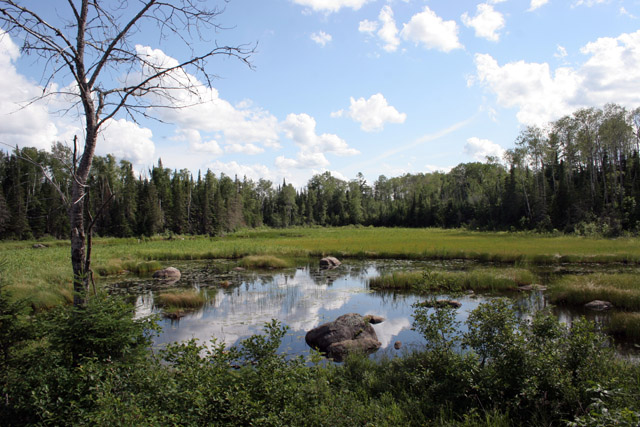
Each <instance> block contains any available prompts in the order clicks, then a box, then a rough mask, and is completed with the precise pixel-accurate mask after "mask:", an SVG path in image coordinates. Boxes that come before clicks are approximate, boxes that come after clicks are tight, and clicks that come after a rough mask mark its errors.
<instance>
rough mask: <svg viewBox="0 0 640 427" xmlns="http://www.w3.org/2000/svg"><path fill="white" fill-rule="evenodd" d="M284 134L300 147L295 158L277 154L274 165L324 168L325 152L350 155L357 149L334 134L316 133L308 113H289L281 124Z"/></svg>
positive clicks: (327, 162)
mask: <svg viewBox="0 0 640 427" xmlns="http://www.w3.org/2000/svg"><path fill="white" fill-rule="evenodd" d="M281 129H282V131H283V132H284V134H285V136H286V137H287V138H289V139H291V140H293V142H294V143H295V144H296V145H298V146H299V147H300V151H299V152H298V154H297V155H296V158H295V159H290V158H285V157H284V156H279V157H277V158H276V166H278V167H279V168H283V169H284V168H325V167H327V166H328V165H329V161H328V160H327V158H326V157H325V154H326V153H332V154H335V155H338V156H351V155H354V154H358V153H359V151H358V150H355V149H353V148H349V146H348V145H347V142H346V141H345V140H344V139H342V138H340V137H339V136H338V135H335V134H328V133H323V134H322V135H318V134H317V133H316V121H315V119H314V118H313V117H311V116H309V115H308V114H289V115H288V116H287V118H286V120H285V121H284V122H282V124H281Z"/></svg>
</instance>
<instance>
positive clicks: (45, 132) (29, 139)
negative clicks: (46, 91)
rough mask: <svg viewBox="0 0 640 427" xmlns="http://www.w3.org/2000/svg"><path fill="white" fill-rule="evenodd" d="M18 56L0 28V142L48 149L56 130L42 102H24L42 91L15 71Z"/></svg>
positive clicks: (17, 49)
mask: <svg viewBox="0 0 640 427" xmlns="http://www.w3.org/2000/svg"><path fill="white" fill-rule="evenodd" d="M19 57H20V50H19V48H18V46H17V45H16V44H15V43H14V42H13V41H12V40H11V37H10V36H9V35H8V34H6V33H4V32H2V31H0V117H1V119H0V142H2V143H3V144H8V145H10V146H16V145H19V146H21V147H27V146H28V147H36V148H39V149H50V148H51V144H52V143H53V142H55V141H56V139H57V137H58V129H57V127H56V125H55V124H54V123H53V122H52V121H51V119H50V117H49V111H48V109H47V105H46V103H45V102H39V103H35V104H31V105H28V106H27V105H26V102H27V101H30V100H32V99H35V98H37V97H38V96H40V95H41V94H42V87H41V86H39V85H37V84H35V83H33V82H31V81H29V80H27V79H26V78H25V77H24V76H22V75H21V74H19V73H18V72H17V70H16V68H15V65H14V62H15V61H16V60H17V59H18V58H19ZM4 148H5V149H6V148H7V147H6V146H4Z"/></svg>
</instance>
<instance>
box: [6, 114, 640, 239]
mask: <svg viewBox="0 0 640 427" xmlns="http://www.w3.org/2000/svg"><path fill="white" fill-rule="evenodd" d="M639 151H640V108H639V109H636V110H633V111H628V110H626V109H625V108H623V107H620V106H618V105H615V104H609V105H606V106H605V107H604V108H602V109H597V108H588V109H580V110H577V111H576V112H574V113H573V114H571V115H568V116H566V117H563V118H561V119H559V120H557V121H555V122H552V123H549V124H548V125H547V126H546V127H544V128H541V127H527V128H525V129H523V130H522V131H521V132H520V134H519V136H518V137H517V139H516V141H515V146H514V148H513V149H510V150H507V152H506V154H505V156H504V159H502V161H500V159H496V158H487V161H486V162H484V163H482V162H472V163H461V164H459V165H458V166H456V167H454V168H453V169H451V170H450V171H449V172H447V173H444V172H433V173H417V174H406V175H403V176H399V177H393V178H387V177H386V176H384V175H380V176H379V177H378V179H377V180H375V182H373V183H368V182H367V181H366V180H365V179H364V177H363V175H362V174H358V175H357V177H356V178H355V179H352V180H350V181H345V180H342V179H339V178H336V177H334V176H332V175H331V174H330V173H329V172H325V173H324V174H318V175H315V176H313V177H312V178H311V179H310V180H309V181H308V183H307V185H306V186H305V187H303V188H301V189H296V188H295V187H294V186H293V185H291V184H290V183H286V182H285V181H283V182H282V183H278V184H274V183H272V182H271V181H268V180H265V179H259V180H258V181H253V180H251V179H247V178H246V177H244V178H242V179H240V178H238V177H237V176H235V177H230V176H227V175H225V174H223V173H221V174H218V175H216V174H215V173H214V172H213V171H211V170H207V171H206V172H205V173H201V172H198V174H197V176H196V177H194V176H193V174H192V173H191V172H190V171H189V170H187V169H182V170H171V169H169V168H165V167H164V166H163V164H162V161H161V160H159V161H158V164H157V165H155V166H154V167H152V168H151V169H150V170H149V171H148V174H145V176H142V175H136V173H135V171H134V170H133V166H132V164H131V163H130V162H128V161H126V160H120V161H118V160H117V159H116V158H115V157H114V156H112V155H107V156H104V157H101V156H97V157H96V158H95V159H94V163H93V167H92V170H91V175H90V176H89V179H88V183H87V185H88V193H87V195H86V197H87V202H88V203H87V204H86V209H85V217H86V220H87V221H88V223H92V224H93V227H92V230H93V232H94V233H96V234H98V235H102V236H116V237H130V236H143V235H147V236H149V235H154V234H157V233H176V234H205V235H220V234H224V233H226V232H230V231H233V230H235V229H238V228H240V227H260V226H270V227H290V226H313V225H318V226H344V225H372V226H389V227H395V226H403V227H444V228H450V227H468V228H471V229H480V230H538V231H551V230H554V229H555V230H559V231H562V232H578V233H601V234H605V235H611V236H614V235H619V234H620V233H623V232H632V233H635V232H637V231H638V226H639V225H640V222H639V221H640V203H639V202H640V157H639ZM73 157H74V155H73V153H72V150H71V149H70V148H68V147H67V146H65V145H63V144H61V143H56V144H55V145H54V146H53V148H52V150H51V152H48V151H44V150H37V149H35V148H22V149H18V148H16V149H15V150H14V151H13V152H12V153H3V152H0V238H3V239H26V238H33V237H35V238H38V237H41V236H45V235H50V236H54V237H58V238H66V237H68V236H69V231H70V230H69V221H68V215H67V209H68V206H65V204H64V203H63V198H62V197H61V195H60V193H61V192H62V193H63V194H64V193H67V194H68V192H69V191H70V188H71V184H72V179H73V178H72V177H73ZM67 199H68V198H67Z"/></svg>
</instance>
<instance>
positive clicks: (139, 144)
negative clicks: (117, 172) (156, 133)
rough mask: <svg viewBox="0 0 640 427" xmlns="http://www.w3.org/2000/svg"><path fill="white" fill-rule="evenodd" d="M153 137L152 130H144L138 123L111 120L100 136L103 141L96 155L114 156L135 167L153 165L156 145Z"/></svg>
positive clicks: (99, 143)
mask: <svg viewBox="0 0 640 427" xmlns="http://www.w3.org/2000/svg"><path fill="white" fill-rule="evenodd" d="M152 137H153V134H152V132H151V130H150V129H147V128H142V127H140V126H138V125H137V124H136V123H133V122H129V121H127V120H125V119H118V120H109V121H108V122H107V123H105V125H104V128H103V129H102V133H101V134H100V138H101V139H102V140H101V141H100V140H99V141H98V144H97V145H96V154H98V155H101V156H105V155H107V154H113V155H114V156H115V157H116V158H119V159H126V160H129V161H130V162H131V163H133V164H134V165H143V164H149V163H153V160H154V154H155V145H154V143H153V140H152Z"/></svg>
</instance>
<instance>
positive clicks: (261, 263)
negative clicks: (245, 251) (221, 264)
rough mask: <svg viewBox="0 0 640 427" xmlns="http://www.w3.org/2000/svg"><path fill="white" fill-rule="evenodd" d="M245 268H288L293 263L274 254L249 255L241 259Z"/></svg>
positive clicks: (241, 263)
mask: <svg viewBox="0 0 640 427" xmlns="http://www.w3.org/2000/svg"><path fill="white" fill-rule="evenodd" d="M240 265H241V266H243V267H244V268H287V267H290V266H291V265H290V264H289V262H287V261H285V260H284V259H282V258H278V257H275V256H273V255H249V256H246V257H244V258H242V259H241V260H240Z"/></svg>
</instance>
